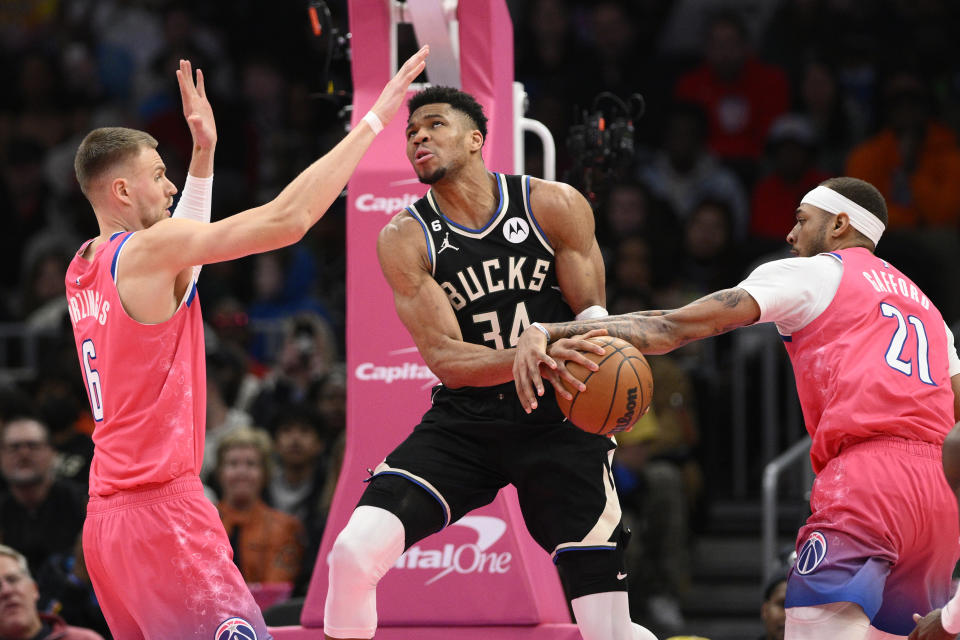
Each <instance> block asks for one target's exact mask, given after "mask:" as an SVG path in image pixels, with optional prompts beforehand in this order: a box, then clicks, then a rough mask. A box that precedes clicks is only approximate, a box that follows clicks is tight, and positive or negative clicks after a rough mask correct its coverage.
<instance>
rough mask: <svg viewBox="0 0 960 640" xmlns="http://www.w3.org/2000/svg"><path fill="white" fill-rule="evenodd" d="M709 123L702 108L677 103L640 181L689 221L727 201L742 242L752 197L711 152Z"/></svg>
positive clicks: (735, 176)
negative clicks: (708, 202) (702, 207)
mask: <svg viewBox="0 0 960 640" xmlns="http://www.w3.org/2000/svg"><path fill="white" fill-rule="evenodd" d="M708 128H709V122H708V119H707V114H706V112H705V111H704V108H703V106H701V105H700V104H697V103H694V102H678V103H676V104H675V105H674V106H673V107H672V108H671V109H670V110H669V115H668V116H667V122H666V126H665V127H664V133H663V140H662V149H661V150H660V151H657V152H656V153H655V154H654V156H653V159H652V161H651V162H650V163H649V164H647V165H646V166H642V167H641V169H640V178H641V180H643V182H644V184H646V185H647V187H648V188H649V189H650V190H651V191H652V192H653V194H654V195H656V196H657V197H658V198H660V199H662V200H664V201H665V202H667V203H668V204H669V205H670V206H671V207H672V208H673V211H674V213H675V214H676V216H677V217H678V218H679V219H680V220H681V221H685V220H687V218H689V217H690V214H691V213H692V212H693V209H694V207H696V206H697V204H698V203H699V202H700V201H701V200H704V199H705V198H711V199H715V200H723V201H724V202H726V203H727V205H728V206H729V207H730V210H731V211H732V212H733V215H734V223H735V232H736V236H737V238H738V239H743V238H744V237H745V236H746V229H747V217H748V215H749V212H748V210H747V194H746V192H745V191H744V189H743V185H742V184H741V183H740V180H739V178H737V175H736V174H735V173H734V172H732V171H730V170H729V169H727V168H726V167H724V166H723V165H722V164H720V163H719V162H718V161H717V159H716V158H715V157H714V156H713V155H712V154H711V153H710V152H709V151H708V150H707V147H706V142H707V135H708Z"/></svg>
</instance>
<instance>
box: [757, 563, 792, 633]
mask: <svg viewBox="0 0 960 640" xmlns="http://www.w3.org/2000/svg"><path fill="white" fill-rule="evenodd" d="M786 598H787V576H786V574H783V573H778V574H777V575H775V576H774V577H773V578H771V579H770V580H768V581H767V585H766V587H764V589H763V604H762V605H760V619H761V620H763V635H762V636H760V637H759V638H758V639H757V640H783V632H784V627H785V626H786V623H787V614H786V611H785V609H784V608H783V604H784V602H786Z"/></svg>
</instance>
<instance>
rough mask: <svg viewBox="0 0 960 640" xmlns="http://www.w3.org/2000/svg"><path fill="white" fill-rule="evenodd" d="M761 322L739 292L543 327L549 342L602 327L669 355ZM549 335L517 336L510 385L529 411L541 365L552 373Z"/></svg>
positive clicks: (537, 392)
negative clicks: (676, 306) (668, 308)
mask: <svg viewBox="0 0 960 640" xmlns="http://www.w3.org/2000/svg"><path fill="white" fill-rule="evenodd" d="M759 319H760V306H759V305H758V304H757V302H756V300H754V299H753V297H752V296H751V295H750V294H749V293H747V292H746V291H745V290H743V289H740V288H733V289H724V290H722V291H717V292H715V293H712V294H710V295H708V296H704V297H703V298H700V299H699V300H695V301H693V302H691V303H690V304H688V305H686V306H684V307H681V308H680V309H674V310H671V311H640V312H637V313H628V314H624V315H618V316H609V317H606V318H598V319H596V320H586V321H577V320H574V321H572V322H560V323H549V324H543V325H541V326H543V327H544V328H545V329H546V330H547V331H548V332H549V334H550V342H552V341H554V340H558V339H561V338H569V337H572V336H576V335H580V334H583V333H586V332H587V331H592V330H595V329H602V330H604V331H606V333H607V334H609V335H611V336H615V337H618V338H622V339H624V340H626V341H627V342H630V343H632V344H633V346H635V347H636V348H637V349H639V350H640V352H641V353H652V354H657V353H667V352H668V351H673V350H674V349H676V348H677V347H681V346H683V345H685V344H687V343H689V342H693V341H694V340H700V339H703V338H709V337H711V336H716V335H720V334H721V333H726V332H727V331H730V330H732V329H736V328H737V327H744V326H747V325H751V324H754V323H755V322H757V320H759ZM547 342H548V341H547V336H546V335H545V334H544V333H543V332H542V331H540V330H538V329H537V328H536V327H530V328H529V329H527V330H526V331H524V332H523V334H522V335H521V336H520V341H519V342H518V344H517V357H516V360H515V361H514V365H513V373H514V382H515V384H516V387H517V395H518V396H519V397H520V402H521V403H522V404H523V406H524V408H526V409H527V411H528V412H529V410H530V408H531V407H532V406H535V404H536V396H541V395H543V383H542V381H541V379H540V374H539V370H540V366H541V364H542V365H543V366H545V367H549V368H551V369H555V368H556V367H557V364H556V362H555V361H554V360H553V358H551V357H550V356H549V355H547V353H546V346H547Z"/></svg>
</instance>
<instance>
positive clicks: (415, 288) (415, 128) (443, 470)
mask: <svg viewBox="0 0 960 640" xmlns="http://www.w3.org/2000/svg"><path fill="white" fill-rule="evenodd" d="M409 109H410V117H409V119H408V124H407V131H406V133H407V157H408V158H409V159H410V162H411V163H412V165H413V168H414V171H415V172H416V174H417V176H418V177H419V178H420V181H421V182H423V183H426V184H429V185H430V186H431V189H430V191H428V192H427V195H426V196H425V197H424V198H422V199H421V200H419V201H418V202H416V203H414V204H413V205H411V206H409V207H407V208H406V209H405V210H404V211H402V212H400V213H398V214H397V215H396V216H395V217H394V218H393V220H391V222H390V223H389V224H388V225H387V226H386V227H384V229H383V230H382V231H381V233H380V238H379V241H378V245H377V250H378V255H379V257H380V264H381V267H382V269H383V272H384V275H385V276H386V278H387V281H388V282H389V284H390V286H391V287H392V289H393V293H394V299H395V302H396V308H397V313H398V315H399V316H400V319H401V320H402V321H403V323H404V325H405V326H406V327H407V330H408V331H409V332H410V335H411V336H412V337H413V340H414V342H415V343H416V345H417V348H418V349H419V350H420V354H421V355H422V356H423V359H424V360H425V361H426V363H427V365H428V366H429V367H430V369H431V370H432V371H433V372H434V373H435V374H436V375H437V377H438V378H440V381H441V383H442V384H441V385H438V386H437V388H436V389H435V390H434V392H433V395H432V406H431V407H430V409H429V410H428V411H427V413H426V414H425V415H424V417H423V419H422V421H421V423H420V424H419V425H418V426H417V427H416V428H415V429H414V430H413V432H412V433H411V434H410V436H409V437H408V438H407V439H406V440H405V441H404V442H402V443H401V444H400V445H399V446H398V447H397V448H396V449H394V451H393V452H392V453H390V455H388V456H387V458H386V460H384V461H383V462H382V463H381V464H380V465H379V466H378V467H377V468H376V469H375V471H374V476H373V478H372V480H371V481H370V483H369V485H368V487H367V489H366V490H365V492H364V494H363V496H362V497H361V499H360V503H359V505H358V506H357V508H356V510H355V511H354V513H353V515H352V516H351V518H350V521H349V522H348V523H347V526H346V527H345V528H344V529H343V531H341V532H340V534H339V536H338V537H337V540H336V542H335V543H334V545H333V550H332V552H331V554H330V586H329V591H328V595H327V602H326V607H325V613H324V632H325V633H326V636H327V637H328V638H371V637H373V634H374V632H375V630H376V621H377V617H376V584H377V582H378V581H379V580H380V578H382V577H383V575H384V574H385V573H386V571H387V570H388V569H389V568H390V567H391V566H393V564H394V563H395V562H396V561H397V559H398V558H399V557H400V555H401V554H402V553H403V551H404V550H405V549H408V548H409V547H410V546H412V545H413V544H414V543H416V542H417V541H419V540H421V539H423V538H425V537H426V536H428V535H430V534H432V533H435V532H437V531H439V530H441V529H443V528H444V527H445V526H447V525H448V524H450V523H451V522H455V521H456V520H458V519H459V518H460V517H462V516H463V515H465V514H466V513H467V512H469V511H471V510H473V509H476V508H478V507H481V506H483V505H485V504H488V503H489V502H491V501H492V500H493V499H494V497H495V496H496V494H497V492H498V491H499V490H500V488H502V487H503V486H505V485H506V484H508V483H512V484H513V485H514V486H515V487H516V488H517V493H518V496H519V500H520V507H521V510H522V512H523V516H524V521H525V523H526V526H527V529H528V530H529V531H530V533H531V535H532V536H533V538H534V539H535V540H536V541H537V543H538V544H539V545H540V546H541V547H543V549H544V550H545V551H547V553H550V554H551V555H553V557H554V559H555V560H556V563H557V567H558V570H559V572H560V577H561V580H562V582H563V585H564V589H565V592H566V594H567V596H568V597H569V598H570V599H571V603H572V608H573V612H574V616H575V617H576V619H577V624H578V626H579V628H580V632H581V635H582V636H583V638H584V640H649V639H651V638H653V639H654V640H655V638H654V636H653V635H652V634H651V633H650V632H649V631H647V630H646V629H643V628H642V627H639V626H637V625H635V624H633V623H632V622H631V621H630V617H629V606H628V602H627V580H625V579H624V578H625V577H626V573H625V569H624V564H623V546H624V544H625V536H624V532H623V528H622V526H621V523H620V505H619V502H618V500H617V496H616V492H615V491H614V486H613V480H612V476H611V474H610V461H611V458H612V451H613V449H614V446H615V445H614V444H613V442H612V441H611V440H610V439H608V438H606V437H603V436H597V435H592V434H588V433H585V432H583V431H581V430H580V429H578V428H576V427H574V426H573V425H571V424H570V423H568V422H564V419H563V415H562V414H561V413H560V410H559V409H558V407H557V404H556V401H555V399H554V396H553V395H551V394H547V395H545V396H543V397H541V398H540V399H539V407H537V409H536V410H534V411H533V412H532V413H530V414H529V415H528V414H527V413H526V412H525V411H524V409H523V407H522V405H521V404H520V402H519V401H518V399H517V395H516V393H515V392H514V390H513V382H512V380H513V373H512V367H513V359H514V354H515V352H516V349H514V348H513V347H514V345H515V344H516V342H517V339H518V338H519V336H520V334H521V333H522V332H523V330H524V329H525V328H526V327H527V326H529V325H530V322H531V318H537V319H541V320H552V321H562V320H569V319H572V318H574V317H580V318H586V317H596V316H597V315H606V311H605V310H603V304H604V274H603V263H602V260H601V257H600V250H599V248H598V246H597V241H596V238H595V237H594V220H593V212H592V211H591V209H590V206H589V205H588V204H587V201H586V200H585V199H584V198H583V197H582V196H581V195H580V194H579V193H578V192H577V191H576V190H574V189H573V188H572V187H570V186H568V185H565V184H561V183H557V182H548V181H544V180H537V179H531V178H529V177H527V176H509V175H503V174H499V173H494V172H490V171H488V170H487V168H486V167H485V166H484V163H483V158H482V157H481V153H480V152H481V149H482V148H483V143H484V138H485V137H486V131H487V129H486V117H485V116H484V113H483V110H482V108H481V107H480V105H479V104H478V103H477V102H476V100H475V99H474V98H473V97H472V96H470V95H469V94H466V93H463V92H461V91H458V90H455V89H450V88H446V87H432V88H429V89H426V90H425V91H423V92H421V93H419V94H417V95H415V96H414V97H413V98H411V100H410V102H409ZM590 335H593V334H585V335H583V336H575V337H572V338H568V339H565V340H560V341H557V342H556V343H554V344H552V345H551V346H550V355H551V356H552V357H553V358H554V359H555V360H559V361H561V362H564V361H574V362H578V363H580V364H582V365H584V366H588V367H590V368H591V369H595V368H596V366H595V365H593V364H592V363H591V362H590V361H588V360H587V359H586V358H585V357H584V356H583V353H582V352H583V351H596V352H598V353H602V349H600V348H599V347H597V346H595V345H593V344H592V343H589V342H586V337H589V336H590ZM559 374H560V375H561V376H563V377H564V378H565V379H567V380H568V381H569V382H570V383H571V384H574V385H577V386H580V383H579V381H577V380H576V379H574V378H573V377H572V376H570V375H569V374H568V373H567V372H566V371H565V369H564V368H563V367H561V368H560V371H559ZM581 388H582V387H581ZM551 393H552V392H551Z"/></svg>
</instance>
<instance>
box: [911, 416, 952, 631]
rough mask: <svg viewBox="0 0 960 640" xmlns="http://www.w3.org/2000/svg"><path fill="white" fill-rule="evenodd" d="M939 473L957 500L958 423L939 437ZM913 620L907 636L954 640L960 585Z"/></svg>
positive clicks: (916, 614)
mask: <svg viewBox="0 0 960 640" xmlns="http://www.w3.org/2000/svg"><path fill="white" fill-rule="evenodd" d="M943 474H944V476H946V478H947V484H949V485H950V488H951V489H952V490H953V494H954V495H955V496H956V497H957V501H958V502H960V424H957V425H956V426H954V427H953V430H952V431H950V433H948V434H947V438H946V439H945V440H944V441H943ZM913 620H914V622H916V623H917V627H916V629H914V630H913V632H912V633H911V634H910V636H909V638H908V640H954V638H956V637H957V634H960V585H958V586H957V591H956V593H954V594H953V597H952V598H951V599H950V602H948V603H947V604H945V605H944V606H943V608H942V609H934V610H933V611H931V612H930V613H928V614H927V615H925V616H921V615H920V614H919V613H914V614H913ZM948 629H949V631H948Z"/></svg>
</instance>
